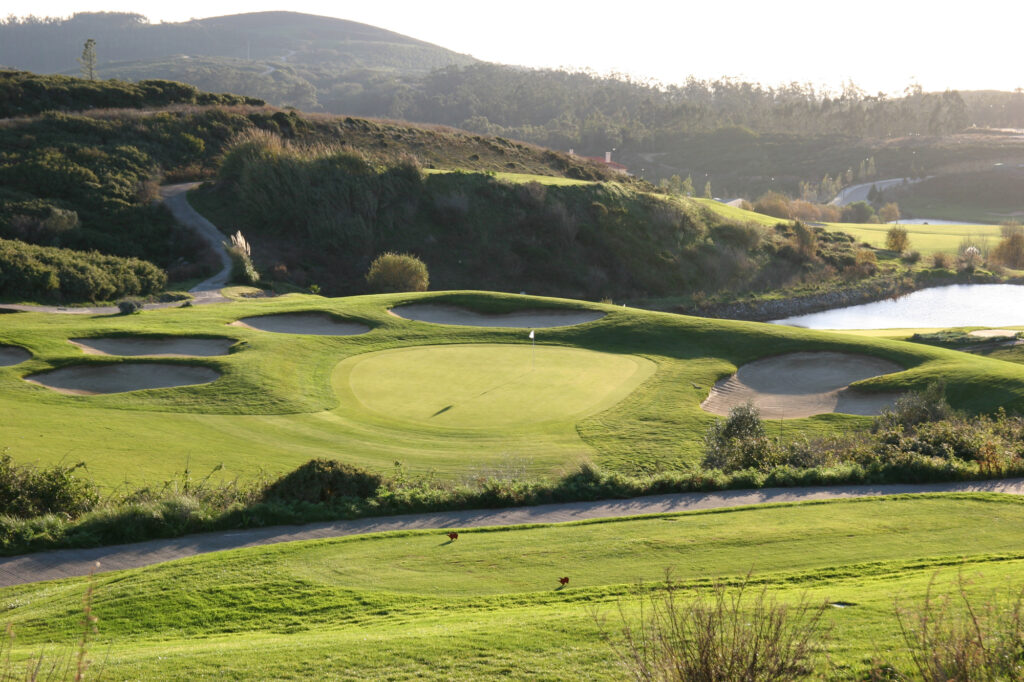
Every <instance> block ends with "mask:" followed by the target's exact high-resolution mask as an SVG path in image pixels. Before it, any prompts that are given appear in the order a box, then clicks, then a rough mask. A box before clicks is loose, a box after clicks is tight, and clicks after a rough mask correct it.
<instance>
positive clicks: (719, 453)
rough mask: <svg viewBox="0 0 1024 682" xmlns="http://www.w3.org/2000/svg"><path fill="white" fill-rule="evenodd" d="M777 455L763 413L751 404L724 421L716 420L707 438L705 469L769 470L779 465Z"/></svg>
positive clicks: (735, 408)
mask: <svg viewBox="0 0 1024 682" xmlns="http://www.w3.org/2000/svg"><path fill="white" fill-rule="evenodd" d="M778 454H779V453H778V451H777V448H776V447H775V444H773V442H772V441H771V440H770V439H769V438H768V435H767V433H766V432H765V429H764V423H763V422H762V421H761V414H760V412H759V411H758V409H757V408H756V407H754V405H753V404H752V403H749V402H748V403H747V404H746V405H737V406H736V407H734V408H732V410H730V411H729V416H728V418H726V419H725V420H724V421H723V420H721V419H716V420H715V422H714V423H713V424H711V425H710V426H709V427H708V430H707V433H706V434H705V435H704V461H703V466H704V467H705V468H707V469H720V470H722V471H725V472H730V471H738V470H740V469H762V470H767V469H770V468H771V467H772V466H773V465H775V464H776V463H777V460H778Z"/></svg>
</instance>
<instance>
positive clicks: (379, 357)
mask: <svg viewBox="0 0 1024 682" xmlns="http://www.w3.org/2000/svg"><path fill="white" fill-rule="evenodd" d="M414 301H420V302H427V301H430V302H433V303H441V304H448V305H465V306H470V307H473V308H474V309H477V310H480V311H484V312H494V313H499V312H508V311H511V310H517V309H529V308H538V307H541V308H543V307H554V308H574V309H579V308H584V309H592V310H599V311H601V312H604V313H607V314H606V315H605V316H604V317H602V318H601V319H599V320H595V321H593V322H588V323H586V324H581V325H576V326H569V327H558V328H551V329H546V330H544V331H543V332H542V334H541V335H540V338H539V339H538V341H540V343H539V344H538V345H537V350H536V352H537V367H536V370H531V371H530V372H528V373H524V371H525V369H526V368H527V362H528V361H529V362H532V359H531V354H532V352H533V351H532V349H531V346H530V344H529V340H528V339H527V338H526V334H525V333H524V332H523V331H522V330H517V329H503V328H477V327H465V326H448V325H440V324H426V323H421V322H414V321H410V320H403V319H401V318H398V317H396V316H394V315H390V314H388V312H387V311H388V308H389V307H391V306H395V305H401V304H405V303H411V302H414ZM310 311H319V312H326V313H331V314H333V315H335V316H338V317H339V318H342V319H344V320H349V321H351V322H356V323H360V324H363V325H366V326H368V327H369V328H370V331H369V332H368V333H366V334H360V335H357V336H338V337H332V336H308V335H298V334H275V333H267V332H262V331H259V330H255V329H248V328H245V327H236V326H231V324H230V323H231V322H234V321H235V320H237V319H240V318H243V317H248V316H254V315H268V314H275V313H288V312H292V313H295V312H310ZM132 334H145V335H172V336H173V335H182V336H210V337H218V338H222V337H228V338H231V339H235V340H236V341H237V343H235V344H234V345H233V346H232V349H231V352H229V353H228V354H227V355H221V356H212V357H203V358H169V359H167V360H166V362H183V363H186V364H195V365H200V366H204V367H209V368H211V369H214V370H216V371H217V372H219V373H220V374H221V378H219V379H218V380H216V381H214V382H212V383H210V384H205V385H201V386H187V387H181V388H174V389H162V390H148V391H133V392H130V393H122V394H111V395H103V396H69V395H61V394H57V393H55V392H53V391H50V390H48V389H45V388H42V387H40V386H36V385H33V384H30V383H28V382H25V381H24V380H23V379H22V377H23V376H26V375H28V374H32V373H36V372H43V371H47V370H50V369H54V368H57V367H63V366H66V365H70V364H87V365H88V364H96V363H98V364H103V363H120V362H143V361H145V358H142V357H139V358H119V357H104V356H93V355H85V354H84V353H83V352H82V351H81V350H80V349H79V348H77V347H75V346H74V345H72V344H71V343H68V339H72V338H80V337H97V336H117V335H132ZM0 344H13V345H19V346H23V347H25V348H27V349H28V350H29V351H31V352H32V354H33V357H32V359H30V360H27V361H25V362H22V363H20V364H17V365H12V366H6V367H0V414H2V415H3V417H4V418H3V420H2V422H0V448H4V447H6V448H8V449H9V451H10V453H11V455H12V456H13V457H14V458H15V460H17V461H21V462H38V463H41V464H48V463H53V462H58V461H64V462H67V461H72V462H78V461H84V462H85V463H86V464H87V466H88V472H89V475H90V476H91V477H92V478H94V479H95V480H96V481H98V482H100V483H103V484H107V485H120V484H123V483H124V482H125V481H126V480H127V481H128V482H129V483H132V484H138V483H151V482H158V481H164V480H167V479H169V478H171V477H173V476H174V475H175V474H178V473H180V472H182V471H183V470H184V469H185V468H186V465H188V466H189V467H190V468H191V470H192V471H193V472H194V473H195V474H198V475H204V474H205V473H206V472H209V471H211V470H212V469H213V468H214V467H215V466H217V465H223V469H222V471H221V472H220V473H219V474H218V475H219V476H223V477H224V478H228V479H230V478H235V477H242V478H249V477H254V476H256V475H257V474H258V473H259V472H261V471H262V472H265V473H267V474H269V475H276V474H278V473H280V472H282V471H285V470H289V469H293V468H295V467H296V466H298V465H299V464H301V463H303V462H305V461H307V460H309V459H311V458H314V457H326V458H332V459H338V458H340V459H344V460H346V461H348V462H351V463H353V464H356V465H359V466H363V467H368V468H371V469H375V470H390V469H391V468H392V467H393V464H394V462H395V461H399V462H402V463H403V465H405V466H406V468H407V470H409V471H419V472H426V471H434V472H436V474H437V475H438V476H439V477H442V478H447V479H458V478H460V477H463V476H465V475H467V474H472V473H474V472H477V471H479V470H480V469H483V468H494V467H498V466H501V465H502V464H503V463H505V462H508V461H509V460H510V459H513V460H515V461H516V462H519V463H522V465H523V466H525V468H526V470H527V473H528V474H531V475H548V474H557V473H560V472H562V471H564V470H565V468H566V466H567V465H574V464H575V463H576V462H577V461H578V460H579V459H580V458H581V457H586V458H590V459H591V460H593V461H594V462H595V463H597V464H599V465H600V466H602V467H606V468H610V469H614V470H618V471H622V472H638V471H649V470H657V469H677V470H678V469H683V468H686V467H688V466H689V465H690V463H692V462H695V461H697V460H699V458H700V457H701V455H702V450H703V436H704V433H705V431H706V429H707V427H708V424H710V423H711V422H712V421H713V420H714V419H715V417H714V416H713V415H711V414H708V413H706V412H704V411H703V410H701V409H700V403H701V401H703V400H704V399H705V398H706V397H707V395H708V392H709V391H710V388H711V386H712V385H713V384H714V382H715V381H717V380H718V379H720V378H722V377H724V376H728V375H729V374H731V373H732V372H734V371H735V369H736V367H738V366H740V365H742V364H744V363H747V362H750V361H752V360H756V359H758V358H761V357H765V356H769V355H778V354H782V353H789V352H794V351H813V350H821V351H826V350H827V351H836V352H851V353H861V354H867V355H874V356H877V357H880V358H885V359H888V360H891V361H893V362H895V363H897V364H898V365H900V366H901V367H906V368H907V369H906V371H903V372H898V373H896V374H893V375H889V376H888V377H878V378H875V379H870V380H868V381H867V382H865V388H868V389H872V388H873V389H877V390H883V391H884V390H906V389H908V388H913V387H923V386H924V385H926V384H927V383H928V382H929V381H931V380H934V379H937V378H941V379H943V380H945V381H946V383H947V386H948V388H949V397H950V400H951V401H952V403H953V404H954V406H955V407H958V408H961V409H965V410H970V411H991V410H995V409H996V408H998V407H1000V406H1006V408H1007V409H1008V410H1011V411H1013V410H1021V411H1024V367H1022V366H1021V365H1019V364H1017V363H1012V362H1004V361H1001V360H996V359H991V358H984V357H977V356H972V355H968V354H965V353H960V352H956V351H950V350H944V349H941V348H934V347H928V346H923V345H919V344H909V343H904V342H901V341H895V340H890V339H881V338H871V337H864V336H854V335H849V334H839V333H835V332H818V331H809V330H802V329H794V328H787V327H781V326H777V325H766V324H758V323H752V322H737V321H729V320H710V319H702V318H695V317H686V316H682V315H672V314H667V313H654V312H650V311H644V310H637V309H631V308H622V307H616V306H612V305H602V304H594V303H587V302H583V301H571V300H565V299H549V298H539V297H530V296H514V295H508V294H492V293H484V292H438V293H426V294H396V295H382V296H361V297H352V298H340V299H326V298H322V297H319V296H310V295H303V294H289V295H286V296H280V297H277V298H271V299H260V300H242V301H236V302H233V303H226V304H215V305H203V306H194V307H191V308H177V309H164V310H153V311H145V312H143V313H141V314H138V315H130V316H121V315H53V314H43V313H19V314H13V315H5V316H4V317H3V326H2V327H0ZM492 389H493V390H492ZM448 406H451V407H450V408H449V409H445V408H448ZM867 423H868V419H867V418H864V417H849V416H837V415H825V416H820V417H813V418H809V419H802V420H793V421H792V422H791V423H787V430H791V429H792V430H793V432H796V431H797V430H800V431H801V432H805V433H807V434H816V433H827V432H833V431H835V430H836V429H844V428H849V427H851V426H854V425H865V424H867Z"/></svg>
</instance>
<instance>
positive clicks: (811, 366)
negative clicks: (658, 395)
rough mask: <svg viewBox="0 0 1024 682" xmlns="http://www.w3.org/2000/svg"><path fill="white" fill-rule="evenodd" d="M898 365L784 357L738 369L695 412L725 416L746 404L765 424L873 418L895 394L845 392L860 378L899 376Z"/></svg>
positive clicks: (868, 359) (861, 358) (851, 358)
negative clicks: (818, 416) (838, 416)
mask: <svg viewBox="0 0 1024 682" xmlns="http://www.w3.org/2000/svg"><path fill="white" fill-rule="evenodd" d="M902 370H903V368H902V367H900V366H899V365H897V364H895V363H893V362H889V361H888V360H882V359H881V358H876V357H872V356H869V355H854V354H848V353H832V352H816V353H810V352H808V353H788V354H786V355H779V356H776V357H771V358H764V359H761V360H756V361H754V362H751V363H748V364H746V365H743V366H742V367H740V368H739V371H737V372H736V374H733V375H732V376H731V377H727V378H725V379H721V380H719V381H718V382H717V383H716V384H715V386H714V387H713V388H712V389H711V394H710V395H709V396H708V398H707V400H705V401H704V402H703V403H702V404H701V407H702V408H704V410H706V411H708V412H711V413H712V414H718V415H722V416H726V415H728V414H729V411H730V410H731V409H732V408H734V407H736V406H738V405H743V404H745V403H746V402H747V401H750V402H752V403H753V404H754V406H755V407H757V408H758V409H759V410H760V411H761V416H762V417H764V418H765V419H796V418H800V417H811V416H813V415H816V414H829V413H832V412H838V413H841V414H857V415H877V414H881V412H882V410H884V409H885V408H887V407H891V406H892V405H893V403H895V401H896V398H898V397H899V394H898V393H868V392H864V391H858V390H856V389H854V388H851V387H850V384H851V383H853V382H855V381H860V380H862V379H869V378H871V377H876V376H881V375H883V374H891V373H893V372H900V371H902Z"/></svg>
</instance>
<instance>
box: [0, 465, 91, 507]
mask: <svg viewBox="0 0 1024 682" xmlns="http://www.w3.org/2000/svg"><path fill="white" fill-rule="evenodd" d="M82 466H84V465H83V464H76V465H73V466H64V465H62V464H56V465H54V466H52V467H49V468H37V467H33V466H27V465H19V464H15V463H14V460H13V459H12V458H11V455H10V454H8V453H7V451H6V450H5V451H3V453H0V514H3V515H7V516H14V517H18V518H30V517H33V516H41V515H44V514H60V515H63V516H65V517H70V518H73V517H76V516H79V515H81V514H83V513H85V512H87V511H89V510H90V509H92V508H93V507H94V506H95V505H96V503H97V502H98V501H99V493H98V492H97V490H96V487H95V486H94V485H93V484H92V483H90V482H89V481H87V480H85V479H83V478H78V477H76V476H75V472H76V471H77V470H78V469H79V468H81V467H82Z"/></svg>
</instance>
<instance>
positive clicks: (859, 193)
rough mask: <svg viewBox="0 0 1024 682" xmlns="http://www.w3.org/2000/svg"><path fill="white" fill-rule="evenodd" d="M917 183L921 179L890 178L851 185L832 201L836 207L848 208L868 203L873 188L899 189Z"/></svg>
mask: <svg viewBox="0 0 1024 682" xmlns="http://www.w3.org/2000/svg"><path fill="white" fill-rule="evenodd" d="M915 182H921V180H920V179H916V178H890V179H887V180H875V181H874V182H865V183H863V184H860V185H850V186H849V187H846V188H844V189H843V190H842V191H840V192H839V194H838V195H837V196H836V198H835V199H833V200H832V201H830V202H829V203H831V204H832V205H834V206H846V205H847V204H852V203H854V202H857V201H867V200H868V193H869V192H870V191H871V188H872V187H875V188H877V189H879V190H887V189H891V188H893V187H899V186H900V185H902V184H903V183H907V184H912V183H915Z"/></svg>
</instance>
